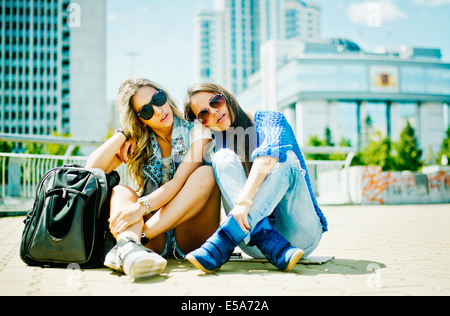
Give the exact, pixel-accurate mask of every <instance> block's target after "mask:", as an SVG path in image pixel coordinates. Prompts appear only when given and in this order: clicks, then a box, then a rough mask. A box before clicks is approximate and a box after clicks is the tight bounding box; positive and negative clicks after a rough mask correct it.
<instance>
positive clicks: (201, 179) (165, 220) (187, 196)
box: [144, 166, 220, 239]
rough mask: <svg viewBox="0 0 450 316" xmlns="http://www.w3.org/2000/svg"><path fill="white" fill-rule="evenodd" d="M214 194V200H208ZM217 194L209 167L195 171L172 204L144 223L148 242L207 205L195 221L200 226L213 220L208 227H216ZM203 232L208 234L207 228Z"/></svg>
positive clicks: (217, 216)
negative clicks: (198, 222) (197, 221)
mask: <svg viewBox="0 0 450 316" xmlns="http://www.w3.org/2000/svg"><path fill="white" fill-rule="evenodd" d="M213 192H215V196H216V199H211V196H212V195H213ZM217 195H218V193H217V185H216V180H215V177H214V172H213V169H212V168H211V167H208V166H202V167H200V168H198V169H197V170H195V171H194V172H193V173H192V174H191V176H190V177H189V178H188V180H187V181H186V183H185V185H184V186H183V188H182V189H181V190H180V192H178V194H177V195H176V196H175V197H174V198H173V199H172V201H170V202H169V203H168V204H167V205H166V206H164V207H163V208H161V210H159V211H158V212H157V213H156V214H155V215H153V216H152V217H151V218H150V219H149V220H148V221H146V223H145V225H144V233H145V235H146V236H147V238H148V239H153V238H155V237H156V236H158V235H161V234H162V233H164V232H166V231H168V230H171V229H174V228H175V227H178V226H180V225H181V224H183V223H186V222H187V221H189V220H190V219H193V218H195V217H196V216H197V215H199V214H200V213H202V211H203V210H204V209H205V207H206V205H209V206H208V207H207V208H206V209H207V212H206V213H205V214H204V216H200V217H199V218H197V219H196V220H199V221H201V222H202V223H204V222H206V221H208V220H212V223H211V224H210V225H211V226H215V225H216V224H215V223H216V222H218V218H219V215H220V199H219V198H218V197H217ZM214 212H216V215H213V214H214ZM217 225H218V224H217ZM202 229H203V227H202ZM205 229H206V227H205ZM216 229H217V227H216ZM206 230H207V231H208V233H209V231H210V229H206ZM213 232H214V230H213Z"/></svg>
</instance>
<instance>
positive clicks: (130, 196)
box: [111, 185, 165, 253]
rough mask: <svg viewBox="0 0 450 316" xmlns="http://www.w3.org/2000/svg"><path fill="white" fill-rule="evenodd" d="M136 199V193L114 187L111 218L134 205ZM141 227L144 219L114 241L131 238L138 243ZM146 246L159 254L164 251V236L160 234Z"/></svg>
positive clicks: (128, 189) (124, 188)
mask: <svg viewBox="0 0 450 316" xmlns="http://www.w3.org/2000/svg"><path fill="white" fill-rule="evenodd" d="M138 198H139V197H138V195H137V194H136V192H135V191H134V190H133V189H131V188H129V187H127V186H123V185H118V186H116V187H114V189H113V192H112V196H111V217H113V216H114V215H115V214H116V213H117V212H119V211H120V210H123V209H125V208H127V207H129V206H131V205H133V204H135V203H136V202H137V199H138ZM143 225H144V219H141V220H140V221H138V222H137V223H136V224H134V225H132V226H130V227H128V228H127V229H125V230H124V231H123V232H121V233H120V234H119V235H118V236H115V237H116V240H117V241H119V239H126V238H131V239H133V240H135V241H137V242H140V241H141V235H142V230H143ZM148 245H149V248H150V249H152V250H153V251H155V252H156V253H161V252H162V251H163V250H164V245H165V236H164V234H162V235H161V236H155V238H154V239H152V240H150V242H149V244H148ZM152 247H153V248H152Z"/></svg>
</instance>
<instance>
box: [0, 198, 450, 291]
mask: <svg viewBox="0 0 450 316" xmlns="http://www.w3.org/2000/svg"><path fill="white" fill-rule="evenodd" d="M322 208H323V211H324V213H325V215H326V216H327V219H328V222H329V227H330V231H329V232H327V233H326V234H324V236H323V239H322V242H321V244H320V246H319V248H318V249H317V250H316V251H315V253H314V254H313V255H314V256H335V259H334V260H333V261H331V262H329V263H326V264H323V265H310V264H298V265H297V266H296V267H295V268H294V269H293V271H292V272H291V273H283V272H279V271H277V270H276V268H274V267H273V266H272V265H270V264H269V263H261V262H229V263H227V264H226V265H225V266H223V268H222V269H221V270H220V271H219V272H217V273H214V274H212V275H203V274H202V273H201V272H199V271H198V270H196V269H194V268H193V267H192V266H191V264H190V263H189V262H183V261H178V260H169V263H168V266H167V268H166V270H165V271H164V273H163V274H162V275H161V276H159V277H155V278H152V279H148V280H146V281H144V282H138V283H134V282H131V280H130V279H129V278H128V277H127V276H124V275H121V274H118V273H114V272H112V271H111V270H109V269H106V268H104V269H96V270H82V271H81V270H77V269H71V268H68V269H42V268H36V267H28V266H26V265H25V264H24V263H23V262H22V261H21V260H20V258H19V255H18V252H19V243H20V238H21V233H22V227H23V224H22V221H23V219H24V218H23V217H10V218H1V219H0V295H152V296H166V295H167V296H172V295H179V296H189V295H197V296H228V295H231V296H260V295H261V296H266V295H270V296H291V295H438V296H447V295H450V231H449V228H450V204H446V205H406V206H323V207H322Z"/></svg>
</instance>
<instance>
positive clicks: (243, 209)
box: [230, 204, 250, 234]
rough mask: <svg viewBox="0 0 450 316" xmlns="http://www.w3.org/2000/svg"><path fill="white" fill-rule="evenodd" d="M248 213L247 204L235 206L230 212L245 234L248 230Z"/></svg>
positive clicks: (248, 207)
mask: <svg viewBox="0 0 450 316" xmlns="http://www.w3.org/2000/svg"><path fill="white" fill-rule="evenodd" d="M248 212H250V206H249V205H247V204H241V205H236V206H235V207H234V208H233V209H232V210H231V212H230V214H231V215H233V216H234V219H235V220H236V222H238V224H239V226H241V228H242V230H243V231H245V232H246V233H247V234H248V233H249V229H250V225H249V223H248Z"/></svg>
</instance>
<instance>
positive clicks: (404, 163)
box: [395, 121, 423, 171]
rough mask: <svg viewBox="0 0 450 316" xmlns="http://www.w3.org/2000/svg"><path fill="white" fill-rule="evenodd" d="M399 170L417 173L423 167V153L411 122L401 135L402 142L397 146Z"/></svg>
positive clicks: (396, 158)
mask: <svg viewBox="0 0 450 316" xmlns="http://www.w3.org/2000/svg"><path fill="white" fill-rule="evenodd" d="M395 150H396V152H397V154H396V156H395V161H396V167H397V170H411V171H417V170H419V169H420V168H421V167H422V166H423V161H422V154H423V151H422V149H420V147H419V142H418V140H417V137H416V132H415V130H414V128H413V127H412V126H411V124H410V123H409V121H407V122H406V126H405V128H404V129H403V130H402V132H401V133H400V141H399V142H398V143H396V144H395Z"/></svg>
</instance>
